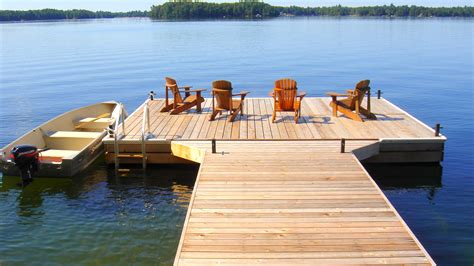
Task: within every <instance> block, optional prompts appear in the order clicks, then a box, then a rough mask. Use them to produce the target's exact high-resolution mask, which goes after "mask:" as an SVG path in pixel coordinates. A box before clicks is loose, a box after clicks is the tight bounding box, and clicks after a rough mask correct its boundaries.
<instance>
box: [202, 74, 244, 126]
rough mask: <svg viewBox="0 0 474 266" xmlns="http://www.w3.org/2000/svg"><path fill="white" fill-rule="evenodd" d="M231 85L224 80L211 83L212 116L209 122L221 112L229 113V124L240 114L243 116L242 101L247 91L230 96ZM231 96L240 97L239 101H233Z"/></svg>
mask: <svg viewBox="0 0 474 266" xmlns="http://www.w3.org/2000/svg"><path fill="white" fill-rule="evenodd" d="M232 90H233V89H232V83H231V82H230V81H226V80H217V81H214V82H212V114H211V117H210V119H209V120H210V121H213V120H214V119H215V118H216V116H217V115H218V114H222V111H229V113H230V116H229V119H228V120H229V122H234V120H235V118H236V117H237V115H238V114H239V112H240V115H241V116H242V114H243V106H244V99H245V96H247V94H249V92H248V91H242V92H240V93H237V94H232ZM233 96H240V99H239V100H234V99H233V98H232V97H233Z"/></svg>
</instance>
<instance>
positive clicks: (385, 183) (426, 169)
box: [364, 163, 443, 201]
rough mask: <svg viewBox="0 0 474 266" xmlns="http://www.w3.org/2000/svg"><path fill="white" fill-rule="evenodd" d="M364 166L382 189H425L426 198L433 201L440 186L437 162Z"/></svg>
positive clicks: (441, 172) (441, 170) (440, 174)
mask: <svg viewBox="0 0 474 266" xmlns="http://www.w3.org/2000/svg"><path fill="white" fill-rule="evenodd" d="M364 167H365V169H366V170H367V171H368V172H369V174H370V175H371V176H372V178H373V179H374V180H375V182H376V183H377V184H378V185H379V187H380V188H381V189H382V190H399V189H420V190H425V191H427V198H428V200H430V201H433V200H434V198H435V195H436V192H437V191H438V190H439V189H441V187H442V182H441V179H442V178H441V177H442V175H443V167H442V166H441V164H439V163H423V164H364Z"/></svg>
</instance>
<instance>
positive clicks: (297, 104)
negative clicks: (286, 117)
mask: <svg viewBox="0 0 474 266" xmlns="http://www.w3.org/2000/svg"><path fill="white" fill-rule="evenodd" d="M300 104H301V101H297V100H295V101H294V102H293V109H287V110H282V109H281V108H280V104H279V102H278V101H276V104H275V106H276V110H277V111H280V112H293V111H295V110H299V109H300Z"/></svg>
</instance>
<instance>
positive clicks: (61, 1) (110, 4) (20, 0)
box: [0, 0, 472, 11]
mask: <svg viewBox="0 0 474 266" xmlns="http://www.w3.org/2000/svg"><path fill="white" fill-rule="evenodd" d="M163 2H165V1H159V0H0V9H20V10H25V9H39V8H58V9H72V8H81V9H89V10H110V11H128V10H147V9H149V8H150V6H152V5H154V4H159V3H163ZM209 2H224V1H209ZM227 2H233V1H227ZM234 2H235V1H234ZM265 2H267V3H270V4H273V5H283V6H286V5H298V6H328V5H329V6H331V5H337V4H341V5H345V6H362V5H383V4H390V3H393V4H396V5H412V4H413V5H423V6H465V5H468V6H471V5H472V1H471V0H345V1H343V0H320V1H318V0H313V1H308V0H294V1H289V0H267V1H265Z"/></svg>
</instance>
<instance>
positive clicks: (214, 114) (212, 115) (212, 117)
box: [209, 111, 219, 121]
mask: <svg viewBox="0 0 474 266" xmlns="http://www.w3.org/2000/svg"><path fill="white" fill-rule="evenodd" d="M218 113H219V111H212V114H211V117H210V118H209V121H214V120H215V119H216V116H217V114H218Z"/></svg>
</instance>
